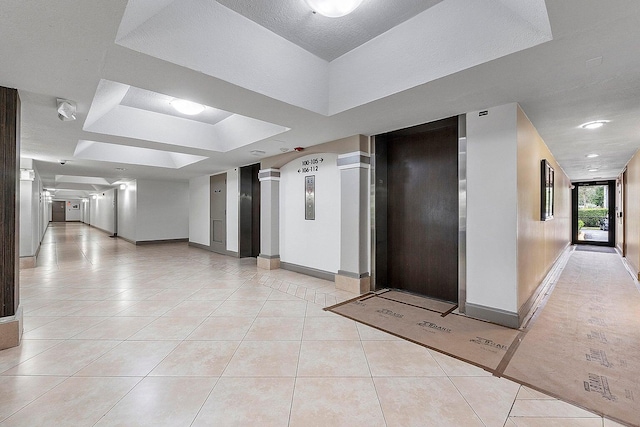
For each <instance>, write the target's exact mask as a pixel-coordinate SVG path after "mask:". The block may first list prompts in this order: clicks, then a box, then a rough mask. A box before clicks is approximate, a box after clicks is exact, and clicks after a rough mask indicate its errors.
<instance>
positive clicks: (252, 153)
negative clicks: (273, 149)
mask: <svg viewBox="0 0 640 427" xmlns="http://www.w3.org/2000/svg"><path fill="white" fill-rule="evenodd" d="M249 152H250V153H251V155H253V156H262V155H263V154H266V152H265V151H262V150H251V151H249Z"/></svg>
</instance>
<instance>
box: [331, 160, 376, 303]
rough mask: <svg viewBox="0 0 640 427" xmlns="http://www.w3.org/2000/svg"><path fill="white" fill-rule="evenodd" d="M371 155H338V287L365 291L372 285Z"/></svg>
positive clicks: (355, 291)
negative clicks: (370, 223)
mask: <svg viewBox="0 0 640 427" xmlns="http://www.w3.org/2000/svg"><path fill="white" fill-rule="evenodd" d="M370 164H371V157H370V156H369V154H367V153H365V152H362V151H357V152H353V153H347V154H341V155H339V156H338V169H340V207H341V208H340V270H339V271H338V274H336V289H342V290H345V291H349V292H354V293H358V294H362V293H365V292H368V291H369V290H370V288H371V277H370V275H369V258H368V255H369V248H368V246H367V241H368V239H367V237H368V235H369V227H368V224H369V222H368V218H369V204H368V200H369V198H368V194H369V169H370Z"/></svg>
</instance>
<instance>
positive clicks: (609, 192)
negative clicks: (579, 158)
mask: <svg viewBox="0 0 640 427" xmlns="http://www.w3.org/2000/svg"><path fill="white" fill-rule="evenodd" d="M574 185H575V189H574V190H573V191H574V193H573V211H574V212H573V213H574V215H573V217H574V224H573V226H574V239H573V240H574V243H579V244H583V243H587V244H596V245H604V246H613V245H614V243H615V231H614V230H613V228H614V226H615V221H614V213H615V181H600V182H580V183H576V184H574Z"/></svg>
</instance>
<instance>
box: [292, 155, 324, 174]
mask: <svg viewBox="0 0 640 427" xmlns="http://www.w3.org/2000/svg"><path fill="white" fill-rule="evenodd" d="M322 162H324V159H323V158H322V157H316V158H314V159H307V160H303V161H302V162H301V165H300V169H298V173H309V172H318V169H319V166H320V165H321V164H322Z"/></svg>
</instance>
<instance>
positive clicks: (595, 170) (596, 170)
mask: <svg viewBox="0 0 640 427" xmlns="http://www.w3.org/2000/svg"><path fill="white" fill-rule="evenodd" d="M589 172H598V169H595V168H594V169H589Z"/></svg>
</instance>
